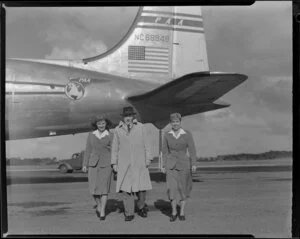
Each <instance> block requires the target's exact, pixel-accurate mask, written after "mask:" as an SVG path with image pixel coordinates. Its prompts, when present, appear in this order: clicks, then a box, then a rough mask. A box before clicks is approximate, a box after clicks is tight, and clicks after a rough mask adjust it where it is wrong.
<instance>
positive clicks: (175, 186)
mask: <svg viewBox="0 0 300 239" xmlns="http://www.w3.org/2000/svg"><path fill="white" fill-rule="evenodd" d="M166 181H167V194H168V197H169V200H174V199H176V198H178V199H179V200H185V199H186V198H188V197H189V196H190V193H191V191H192V183H193V180H192V174H191V171H190V170H189V169H188V170H177V169H168V170H167V172H166Z"/></svg>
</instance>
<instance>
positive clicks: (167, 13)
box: [142, 10, 202, 18]
mask: <svg viewBox="0 0 300 239" xmlns="http://www.w3.org/2000/svg"><path fill="white" fill-rule="evenodd" d="M142 13H156V14H165V15H170V16H181V17H192V18H202V16H200V15H195V14H187V13H178V12H176V13H175V12H166V11H150V10H143V12H142Z"/></svg>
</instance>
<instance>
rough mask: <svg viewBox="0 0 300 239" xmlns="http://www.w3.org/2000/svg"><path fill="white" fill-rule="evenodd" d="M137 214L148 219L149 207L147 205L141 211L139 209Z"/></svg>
mask: <svg viewBox="0 0 300 239" xmlns="http://www.w3.org/2000/svg"><path fill="white" fill-rule="evenodd" d="M137 214H138V215H139V216H140V217H144V218H145V217H147V216H148V207H147V205H145V206H144V207H142V208H141V209H138V211H137Z"/></svg>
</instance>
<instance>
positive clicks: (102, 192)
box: [82, 115, 113, 220]
mask: <svg viewBox="0 0 300 239" xmlns="http://www.w3.org/2000/svg"><path fill="white" fill-rule="evenodd" d="M109 124H110V121H109V120H108V119H107V118H106V117H105V116H104V115H101V116H97V117H95V118H94V120H93V121H92V128H93V131H92V132H90V133H89V135H88V138H87V143H86V149H85V153H84V160H83V167H82V171H83V172H88V181H89V191H90V193H91V194H92V195H93V197H94V200H95V202H96V204H97V206H96V214H97V216H98V217H99V218H100V220H105V206H106V201H107V194H108V193H109V191H110V185H111V178H112V168H111V163H110V159H111V149H110V146H111V143H112V138H113V135H112V133H110V132H109Z"/></svg>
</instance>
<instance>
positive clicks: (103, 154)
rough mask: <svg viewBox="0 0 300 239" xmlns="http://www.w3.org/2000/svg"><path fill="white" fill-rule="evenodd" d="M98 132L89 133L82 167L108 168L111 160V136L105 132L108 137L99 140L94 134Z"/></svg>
mask: <svg viewBox="0 0 300 239" xmlns="http://www.w3.org/2000/svg"><path fill="white" fill-rule="evenodd" d="M97 131H98V130H95V131H94V132H91V133H89V135H88V138H87V142H86V149H85V152H84V159H83V166H86V167H87V166H89V167H96V166H97V164H99V166H100V167H110V166H111V164H110V158H111V149H110V148H111V142H112V138H113V135H112V133H110V132H109V131H107V133H108V135H106V136H104V137H103V138H101V139H99V138H98V137H97V136H96V134H97Z"/></svg>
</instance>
